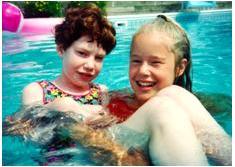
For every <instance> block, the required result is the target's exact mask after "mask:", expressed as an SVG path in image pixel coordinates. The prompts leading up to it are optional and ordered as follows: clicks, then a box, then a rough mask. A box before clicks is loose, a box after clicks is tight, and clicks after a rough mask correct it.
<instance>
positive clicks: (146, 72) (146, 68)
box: [139, 62, 150, 76]
mask: <svg viewBox="0 0 235 167" xmlns="http://www.w3.org/2000/svg"><path fill="white" fill-rule="evenodd" d="M139 74H140V75H144V76H148V75H150V71H149V66H148V64H147V63H145V62H144V63H142V64H141V66H140V67H139Z"/></svg>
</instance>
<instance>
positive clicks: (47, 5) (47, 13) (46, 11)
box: [10, 1, 107, 18]
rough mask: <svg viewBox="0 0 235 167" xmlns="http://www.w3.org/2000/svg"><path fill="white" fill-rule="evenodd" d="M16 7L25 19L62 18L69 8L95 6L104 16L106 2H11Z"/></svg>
mask: <svg viewBox="0 0 235 167" xmlns="http://www.w3.org/2000/svg"><path fill="white" fill-rule="evenodd" d="M10 3H13V4H15V5H16V6H18V7H19V8H20V9H21V10H22V12H23V15H24V17H25V18H37V17H62V16H63V15H64V12H65V10H66V9H67V8H69V7H77V6H81V7H82V6H86V5H88V4H91V3H93V4H95V5H97V6H98V7H100V9H101V10H102V11H103V12H104V13H105V14H106V6H107V2H106V1H19V2H16V1H11V2H10Z"/></svg>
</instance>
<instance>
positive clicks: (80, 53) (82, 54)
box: [77, 51, 86, 56]
mask: <svg viewBox="0 0 235 167" xmlns="http://www.w3.org/2000/svg"><path fill="white" fill-rule="evenodd" d="M77 54H78V55H79V56H86V53H85V52H83V51H77Z"/></svg>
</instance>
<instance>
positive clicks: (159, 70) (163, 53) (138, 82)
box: [129, 32, 183, 104]
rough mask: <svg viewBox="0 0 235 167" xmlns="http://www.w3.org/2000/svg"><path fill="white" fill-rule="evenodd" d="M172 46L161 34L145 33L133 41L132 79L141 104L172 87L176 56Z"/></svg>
mask: <svg viewBox="0 0 235 167" xmlns="http://www.w3.org/2000/svg"><path fill="white" fill-rule="evenodd" d="M171 46H173V41H172V40H171V39H170V38H169V37H168V36H167V35H166V34H164V33H162V32H153V33H144V34H143V33H142V34H139V35H138V36H136V38H135V39H134V43H133V45H132V50H131V56H130V70H129V77H130V83H131V86H132V89H133V91H134V92H135V96H136V98H137V100H138V101H139V103H140V104H143V103H144V102H146V101H147V100H148V99H150V98H151V97H153V96H154V95H155V94H156V93H157V92H158V91H160V90H161V89H163V88H165V87H167V86H169V85H172V84H173V82H174V79H175V75H176V68H175V62H176V56H175V55H174V54H173V52H172V51H171V48H170V47H171ZM182 73H183V71H182Z"/></svg>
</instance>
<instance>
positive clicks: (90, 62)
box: [84, 59, 95, 71]
mask: <svg viewBox="0 0 235 167" xmlns="http://www.w3.org/2000/svg"><path fill="white" fill-rule="evenodd" d="M84 68H85V69H86V70H88V71H92V70H93V69H94V68H95V61H94V59H89V60H87V62H86V63H85V64H84Z"/></svg>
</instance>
